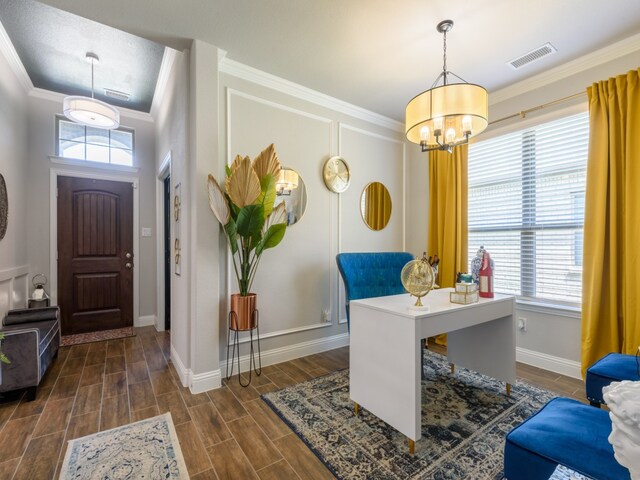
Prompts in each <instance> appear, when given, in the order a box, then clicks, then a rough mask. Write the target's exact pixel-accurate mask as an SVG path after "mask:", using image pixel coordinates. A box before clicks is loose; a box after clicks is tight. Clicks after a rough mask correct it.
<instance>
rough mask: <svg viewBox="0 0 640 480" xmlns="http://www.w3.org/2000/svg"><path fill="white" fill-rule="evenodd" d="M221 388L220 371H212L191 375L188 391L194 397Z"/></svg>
mask: <svg viewBox="0 0 640 480" xmlns="http://www.w3.org/2000/svg"><path fill="white" fill-rule="evenodd" d="M221 386H222V373H221V372H220V370H219V369H218V370H213V371H211V372H205V373H192V374H191V386H190V387H189V390H190V391H191V393H193V394H194V395H196V394H198V393H204V392H206V391H208V390H214V389H216V388H220V387H221Z"/></svg>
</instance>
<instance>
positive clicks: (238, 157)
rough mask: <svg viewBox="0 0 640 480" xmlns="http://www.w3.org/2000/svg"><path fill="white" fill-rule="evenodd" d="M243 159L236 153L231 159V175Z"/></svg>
mask: <svg viewBox="0 0 640 480" xmlns="http://www.w3.org/2000/svg"><path fill="white" fill-rule="evenodd" d="M243 160H244V158H242V156H241V155H236V158H235V159H234V160H233V163H232V164H231V167H230V170H231V174H232V175H233V171H234V170H235V169H237V168H238V167H239V166H240V164H241V163H242V161H243Z"/></svg>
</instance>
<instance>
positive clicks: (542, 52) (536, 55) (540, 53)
mask: <svg viewBox="0 0 640 480" xmlns="http://www.w3.org/2000/svg"><path fill="white" fill-rule="evenodd" d="M557 51H558V50H556V47H554V46H553V45H551V44H550V43H545V44H544V45H542V46H541V47H538V48H536V49H535V50H531V51H530V52H529V53H525V54H524V55H521V56H520V57H518V58H514V59H513V60H511V61H509V62H507V64H508V65H509V66H510V67H511V68H513V69H514V70H518V69H519V68H522V67H524V66H525V65H529V64H530V63H533V62H537V61H538V60H540V59H542V58H544V57H548V56H549V55H552V54H554V53H556V52H557Z"/></svg>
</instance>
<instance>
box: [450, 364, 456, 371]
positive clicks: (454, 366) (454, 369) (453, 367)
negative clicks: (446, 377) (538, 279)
mask: <svg viewBox="0 0 640 480" xmlns="http://www.w3.org/2000/svg"><path fill="white" fill-rule="evenodd" d="M449 366H450V367H451V373H456V364H455V363H450V364H449Z"/></svg>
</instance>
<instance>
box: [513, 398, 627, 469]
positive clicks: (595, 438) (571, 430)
mask: <svg viewBox="0 0 640 480" xmlns="http://www.w3.org/2000/svg"><path fill="white" fill-rule="evenodd" d="M610 433H611V420H610V419H609V415H608V413H607V412H605V411H604V410H599V409H597V408H593V407H590V406H589V405H585V404H583V403H580V402H578V401H577V400H570V399H568V398H554V399H553V400H551V401H550V402H548V403H547V404H546V405H545V406H544V407H542V409H540V411H539V412H538V413H536V414H535V415H534V416H532V417H530V418H529V419H528V420H527V421H525V422H524V423H522V424H521V425H519V426H517V427H516V428H514V429H513V430H511V432H509V434H508V435H507V438H506V441H505V447H504V477H505V478H506V479H507V480H548V478H549V477H550V476H551V475H552V473H553V471H554V470H555V469H556V467H557V466H558V465H559V464H560V465H564V466H566V467H569V468H570V469H571V470H575V471H576V472H578V473H581V474H582V475H586V476H587V477H589V478H594V479H598V480H629V479H630V478H631V477H630V474H629V470H627V469H626V468H625V467H623V466H622V465H620V464H619V463H618V462H617V461H616V459H615V458H614V456H613V447H612V446H611V444H610V443H609V441H608V440H607V438H608V437H609V434H610Z"/></svg>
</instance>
